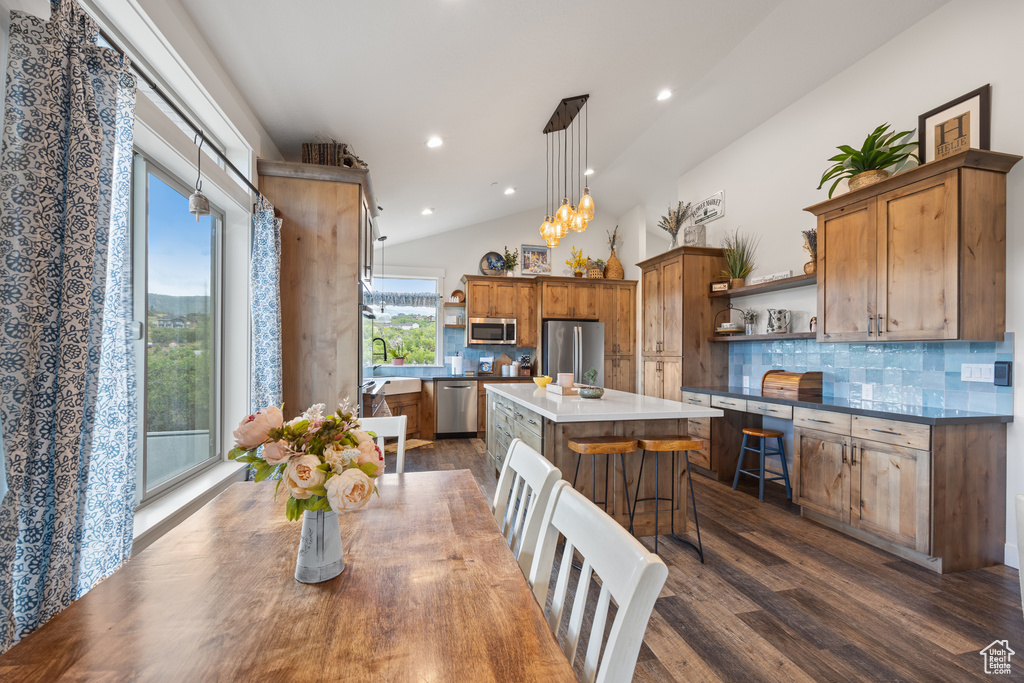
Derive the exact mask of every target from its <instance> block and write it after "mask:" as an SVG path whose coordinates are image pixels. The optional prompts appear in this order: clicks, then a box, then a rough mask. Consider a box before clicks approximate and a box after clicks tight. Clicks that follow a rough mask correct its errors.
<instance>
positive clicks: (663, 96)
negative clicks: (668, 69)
mask: <svg viewBox="0 0 1024 683" xmlns="http://www.w3.org/2000/svg"><path fill="white" fill-rule="evenodd" d="M670 97H672V91H671V90H669V89H668V88H665V89H664V90H662V91H661V92H660V93H658V101H659V102H664V101H665V100H667V99H668V98H670Z"/></svg>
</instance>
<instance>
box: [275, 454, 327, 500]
mask: <svg viewBox="0 0 1024 683" xmlns="http://www.w3.org/2000/svg"><path fill="white" fill-rule="evenodd" d="M319 464H320V458H318V457H317V456H315V455H309V454H306V455H300V456H299V457H297V458H294V459H293V460H292V461H291V462H289V463H288V466H287V467H286V468H284V484H285V486H287V487H288V490H289V491H290V492H291V494H292V498H297V499H305V498H309V497H310V496H312V495H313V494H312V493H310V492H309V489H310V487H312V486H319V485H320V484H323V483H324V479H325V478H326V476H327V475H326V474H324V473H323V472H322V471H320V470H318V469H317V465H319Z"/></svg>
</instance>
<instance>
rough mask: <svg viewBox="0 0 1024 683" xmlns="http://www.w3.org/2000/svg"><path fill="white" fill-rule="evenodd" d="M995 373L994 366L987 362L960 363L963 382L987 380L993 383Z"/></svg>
mask: <svg viewBox="0 0 1024 683" xmlns="http://www.w3.org/2000/svg"><path fill="white" fill-rule="evenodd" d="M994 374H995V371H994V368H993V366H991V365H989V364H987V363H963V364H961V365H960V381H961V382H986V383H988V384H991V383H992V379H993V377H994Z"/></svg>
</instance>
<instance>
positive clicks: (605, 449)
mask: <svg viewBox="0 0 1024 683" xmlns="http://www.w3.org/2000/svg"><path fill="white" fill-rule="evenodd" d="M636 449H637V442H636V439H631V438H628V437H624V436H584V437H576V438H573V439H569V450H571V451H574V452H575V453H577V456H576V473H575V474H574V475H573V477H572V487H573V488H576V479H577V478H578V477H579V476H580V460H581V459H582V458H583V456H584V455H589V456H590V500H591V502H593V503H594V505H600V506H602V507H603V508H604V511H605V512H606V513H607V512H608V486H609V485H610V484H611V481H610V479H611V477H610V476H609V474H608V472H609V469H610V467H609V466H610V464H611V461H612V456H614V455H616V454H618V456H619V458H620V459H621V460H622V490H623V492H624V493H625V495H626V511H627V512H628V513H629V526H630V532H632V530H633V508H631V507H630V505H629V484H628V483H627V482H626V453H633V452H635V451H636ZM599 455H604V456H605V459H604V471H605V475H604V481H605V491H604V495H605V499H604V500H597V456H599Z"/></svg>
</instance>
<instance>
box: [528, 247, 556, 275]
mask: <svg viewBox="0 0 1024 683" xmlns="http://www.w3.org/2000/svg"><path fill="white" fill-rule="evenodd" d="M522 254H523V275H550V274H551V249H549V248H548V247H546V246H534V245H530V244H524V245H523V246H522Z"/></svg>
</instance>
